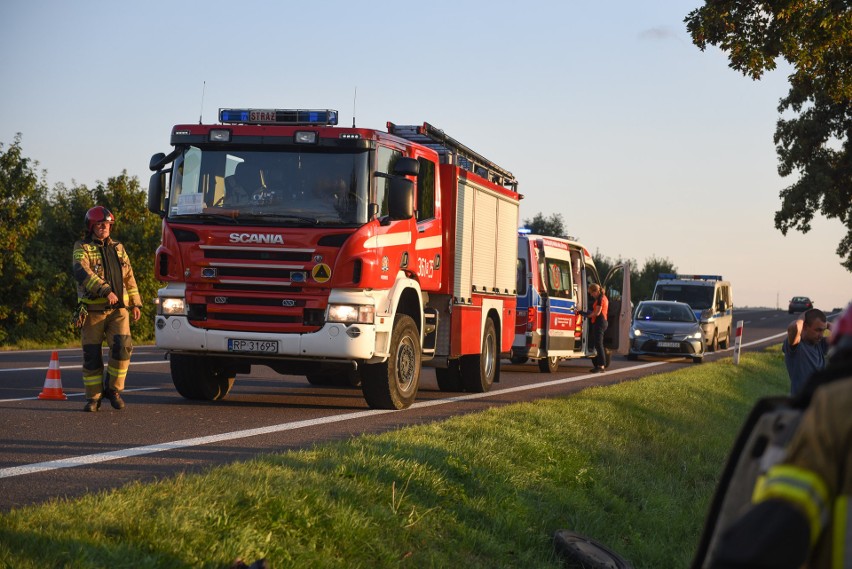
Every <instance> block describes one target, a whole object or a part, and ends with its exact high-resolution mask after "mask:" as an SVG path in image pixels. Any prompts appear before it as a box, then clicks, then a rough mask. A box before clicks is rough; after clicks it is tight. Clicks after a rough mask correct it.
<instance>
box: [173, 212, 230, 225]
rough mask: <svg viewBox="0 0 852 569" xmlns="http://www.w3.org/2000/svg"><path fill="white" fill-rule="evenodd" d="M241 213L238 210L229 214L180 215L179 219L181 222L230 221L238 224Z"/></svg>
mask: <svg viewBox="0 0 852 569" xmlns="http://www.w3.org/2000/svg"><path fill="white" fill-rule="evenodd" d="M239 215H240V212H238V211H237V210H229V211H228V213H193V214H189V215H178V216H177V217H178V218H179V219H180V221H194V220H198V219H201V220H204V221H230V222H231V223H237V217H239Z"/></svg>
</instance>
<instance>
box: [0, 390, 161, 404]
mask: <svg viewBox="0 0 852 569" xmlns="http://www.w3.org/2000/svg"><path fill="white" fill-rule="evenodd" d="M155 389H160V388H159V387H136V388H133V389H124V390H122V393H130V392H131V391H153V390H155ZM63 393H64V390H63ZM65 395H66V396H67V397H79V396H81V395H85V393H65ZM33 399H38V396H36V397H20V398H18V399H0V403H11V402H13V401H32V400H33Z"/></svg>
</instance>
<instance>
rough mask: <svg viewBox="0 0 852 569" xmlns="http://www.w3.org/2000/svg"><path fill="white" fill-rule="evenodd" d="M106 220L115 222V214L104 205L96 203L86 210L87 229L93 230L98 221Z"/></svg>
mask: <svg viewBox="0 0 852 569" xmlns="http://www.w3.org/2000/svg"><path fill="white" fill-rule="evenodd" d="M102 221H106V222H107V223H115V216H114V215H113V214H112V212H110V210H108V209H107V208H105V207H104V206H102V205H96V206H95V207H93V208H92V209H90V210H89V211H87V212H86V230H87V231H89V232H91V231H92V229H94V227H95V224H96V223H100V222H102Z"/></svg>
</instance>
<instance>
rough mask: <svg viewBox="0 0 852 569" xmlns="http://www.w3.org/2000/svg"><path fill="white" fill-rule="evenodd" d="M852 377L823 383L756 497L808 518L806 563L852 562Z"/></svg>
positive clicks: (837, 565) (842, 564)
mask: <svg viewBox="0 0 852 569" xmlns="http://www.w3.org/2000/svg"><path fill="white" fill-rule="evenodd" d="M850 496H852V378H847V379H843V380H840V381H836V382H832V383H828V384H826V385H823V386H821V387H819V388H818V389H817V390H816V392H815V393H814V396H813V399H812V400H811V403H810V405H809V406H808V409H807V411H806V412H805V414H804V416H803V418H802V422H801V424H800V425H799V428H798V429H797V431H796V434H795V436H794V438H793V440H792V441H791V442H790V446H789V447H788V449H787V456H786V458H785V459H784V460H783V461H782V462H781V463H779V464H777V465H776V466H773V467H772V468H770V469H769V471H768V472H767V473H766V477H765V478H764V479H763V480H761V481H760V482H759V483H758V486H757V487H756V488H755V493H754V501H755V502H756V503H759V502H763V501H765V500H779V501H782V502H785V503H787V504H790V505H791V506H793V507H794V508H796V509H797V510H798V511H799V512H801V513H802V514H803V515H804V516H805V518H806V519H807V521H808V525H809V527H810V538H811V540H810V541H811V555H810V558H809V559H808V563H807V567H831V568H833V569H840V568H843V569H849V568H850V567H852V509H850V508H852V500H850Z"/></svg>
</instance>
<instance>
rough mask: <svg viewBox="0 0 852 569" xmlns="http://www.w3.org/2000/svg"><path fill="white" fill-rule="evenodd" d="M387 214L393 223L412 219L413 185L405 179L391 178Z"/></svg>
mask: <svg viewBox="0 0 852 569" xmlns="http://www.w3.org/2000/svg"><path fill="white" fill-rule="evenodd" d="M388 214H390V218H391V219H392V220H394V221H399V220H403V219H411V218H412V217H414V184H413V183H412V182H411V180H406V179H405V178H391V180H390V188H389V192H388Z"/></svg>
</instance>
